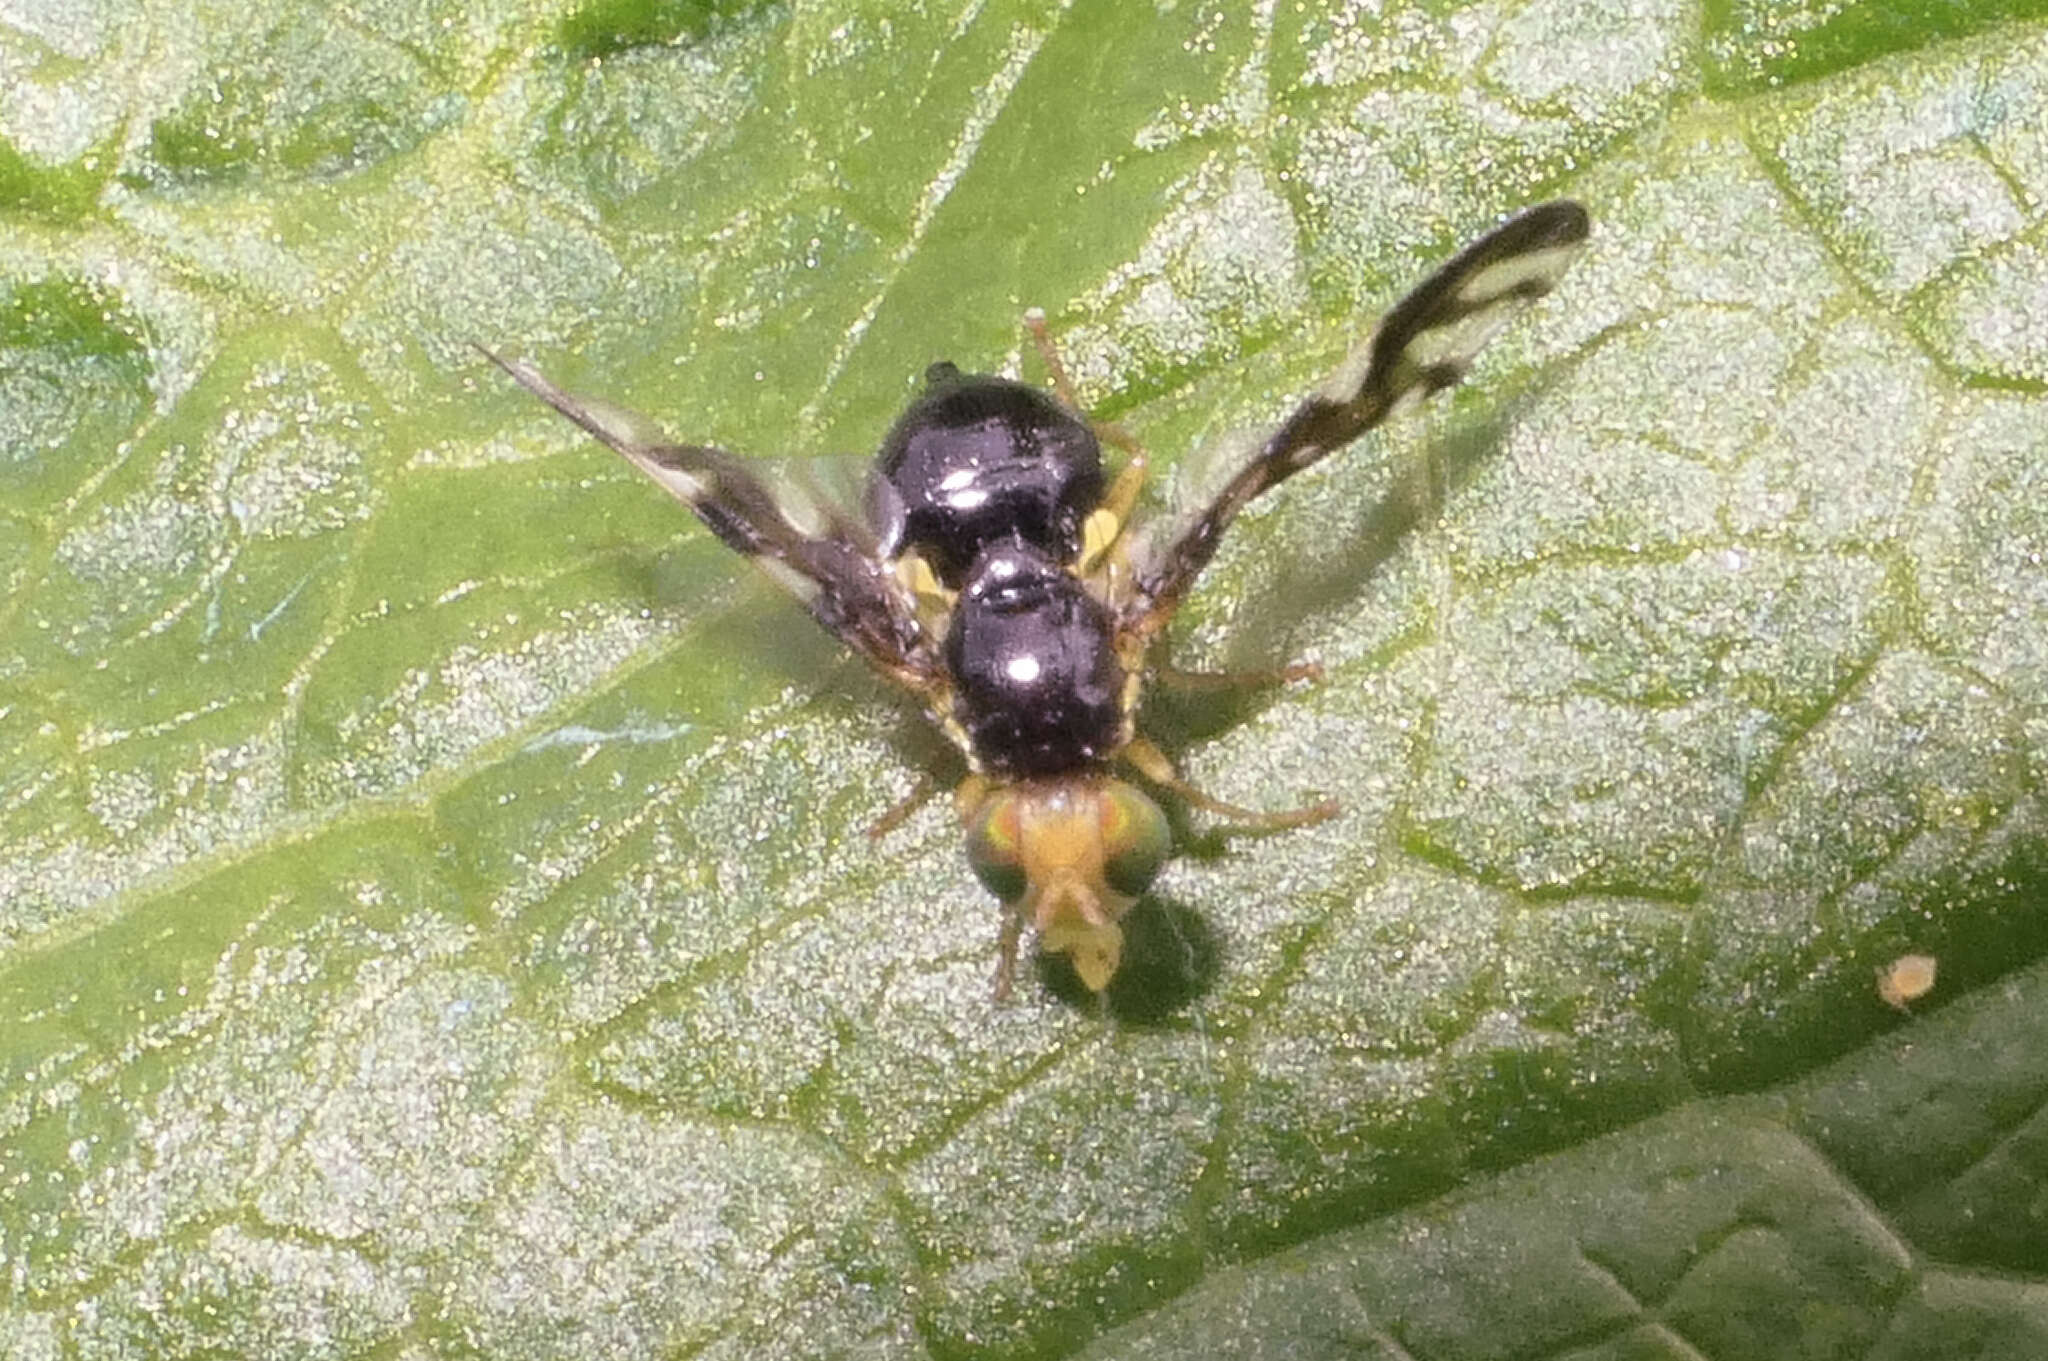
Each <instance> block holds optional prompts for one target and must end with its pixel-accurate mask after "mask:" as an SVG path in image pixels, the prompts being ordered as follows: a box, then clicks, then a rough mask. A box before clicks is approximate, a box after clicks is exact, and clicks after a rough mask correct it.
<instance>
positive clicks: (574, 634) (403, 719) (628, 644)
mask: <svg viewBox="0 0 2048 1361" xmlns="http://www.w3.org/2000/svg"><path fill="white" fill-rule="evenodd" d="M565 622H566V623H568V624H569V626H570V627H568V628H567V629H563V630H559V631H557V630H543V631H540V632H536V633H533V634H531V635H528V636H526V637H524V638H522V639H520V640H519V641H518V642H517V644H516V645H515V646H513V647H511V648H509V649H507V650H503V651H490V650H486V649H484V648H482V647H475V646H461V647H456V648H454V649H452V650H450V651H449V653H448V654H447V655H446V656H445V657H443V658H442V659H441V661H440V662H439V663H438V664H437V665H436V666H435V667H434V668H433V669H432V670H427V669H425V668H415V669H413V670H411V671H408V672H407V673H406V675H405V678H404V680H403V682H402V683H401V684H400V685H399V687H398V689H397V690H396V691H395V692H394V693H392V694H390V695H388V696H385V697H383V698H382V699H381V700H378V701H377V702H375V703H374V704H371V705H368V706H366V707H363V708H359V709H356V710H353V711H351V712H349V713H347V714H344V715H343V716H342V717H341V719H340V720H339V722H337V724H336V725H335V728H336V736H337V737H338V738H339V740H340V743H341V745H342V746H343V747H345V748H347V754H345V755H344V756H342V757H340V758H339V759H337V760H334V761H331V762H329V763H327V764H325V765H323V766H321V767H318V768H315V769H314V770H312V771H309V772H308V775H307V787H308V788H309V789H310V790H313V791H315V792H316V794H317V797H318V799H319V800H320V801H322V802H325V801H328V800H346V799H348V798H351V797H359V796H361V795H364V794H370V793H387V792H390V791H391V790H394V789H397V788H401V787H403V786H405V785H407V784H410V783H412V782H413V781H415V780H418V779H420V778H421V777H423V776H425V775H427V774H429V773H430V772H432V771H434V770H437V769H443V768H446V767H448V766H451V765H454V764H456V763H459V762H460V761H462V760H463V759H464V758H466V757H467V756H468V755H469V754H470V753H471V752H473V751H475V750H476V749H477V748H478V747H481V746H484V745H485V744H487V743H490V742H494V741H496V740H498V739H500V738H503V737H506V736H508V735H510V734H511V733H514V732H517V731H518V730H519V729H520V728H522V727H524V726H525V725H526V724H528V723H530V722H532V721H533V719H534V718H535V717H536V716H538V715H539V714H542V713H544V712H546V711H547V710H548V709H549V708H551V707H552V706H554V705H556V704H559V703H561V702H562V701H564V700H566V699H569V698H572V697H574V696H575V695H577V694H580V693H582V692H583V691H585V690H587V689H588V688H589V687H590V686H591V685H592V683H594V682H595V681H597V680H598V679H599V678H600V677H602V676H603V675H605V674H606V673H607V672H609V671H611V670H612V669H613V668H615V667H617V666H618V665H619V664H620V663H621V662H623V661H625V660H626V659H627V658H628V657H630V656H632V655H633V653H634V652H636V651H638V650H639V649H640V648H641V647H644V646H645V645H646V644H647V643H648V642H650V641H652V640H653V639H654V638H656V637H658V636H659V635H660V633H661V628H660V625H659V623H658V622H657V621H655V620H652V619H647V618H643V617H641V616H640V615H639V614H637V613H632V612H618V611H609V610H607V611H602V612H598V611H582V612H579V614H578V615H577V617H574V618H571V619H569V620H567V621H565Z"/></svg>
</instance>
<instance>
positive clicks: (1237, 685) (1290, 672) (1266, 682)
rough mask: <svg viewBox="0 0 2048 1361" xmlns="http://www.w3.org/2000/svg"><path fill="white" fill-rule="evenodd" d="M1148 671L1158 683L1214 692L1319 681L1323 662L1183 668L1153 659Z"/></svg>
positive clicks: (1208, 692) (1177, 687) (1203, 692)
mask: <svg viewBox="0 0 2048 1361" xmlns="http://www.w3.org/2000/svg"><path fill="white" fill-rule="evenodd" d="M1152 675H1153V677H1154V678H1155V679H1157V680H1158V681H1159V683H1160V684H1161V685H1167V686H1171V687H1172V688H1174V689H1176V690H1190V691H1193V692H1195V693H1197V694H1214V693H1215V692H1216V691H1218V690H1264V689H1269V688H1272V687H1274V686H1280V685H1286V684H1288V683H1289V682H1291V681H1298V680H1305V681H1319V680H1321V679H1322V678H1323V664H1322V663H1321V662H1289V663H1288V664H1287V665H1286V666H1276V667H1272V668H1270V669H1268V670H1264V671H1183V670H1181V669H1180V668H1179V667H1177V666H1174V665H1172V664H1171V663H1168V662H1157V663H1154V665H1153V667H1152Z"/></svg>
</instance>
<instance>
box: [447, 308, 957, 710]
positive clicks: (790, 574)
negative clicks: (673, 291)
mask: <svg viewBox="0 0 2048 1361" xmlns="http://www.w3.org/2000/svg"><path fill="white" fill-rule="evenodd" d="M477 348H478V349H479V350H480V351H481V352H482V353H483V355H484V356H485V357H486V358H487V359H489V360H490V361H491V362H492V363H494V364H496V365H497V366H498V367H499V368H501V369H503V370H504V371H505V372H506V373H508V374H510V375H512V378H513V379H514V381H516V382H517V383H518V384H519V386H521V387H523V388H525V389H526V390H527V391H528V392H531V393H532V394H533V395H534V396H536V397H538V398H540V399H541V400H542V401H544V402H546V403H547V404H548V405H549V406H551V407H553V408H554V409H555V410H556V411H558V412H560V413H561V414H562V415H564V416H566V417H568V418H569V419H570V420H571V421H573V422H575V423H576V424H577V425H578V426H580V427H582V428H583V430H584V431H585V432H587V433H588V434H589V435H590V436H591V437H592V438H594V439H596V440H597V441H598V442H599V443H601V444H603V445H605V446H606V447H607V448H609V449H611V450H613V451H615V452H616V453H618V454H619V455H620V456H621V457H623V458H624V459H625V460H626V461H627V462H628V463H630V464H632V465H633V466H634V467H636V468H638V469H639V470H640V471H641V472H643V473H646V474H647V476H648V477H650V478H652V479H653V480H654V481H655V482H656V483H657V484H659V485H660V487H661V488H662V490H664V491H666V492H668V493H669V495H671V496H673V497H675V498H676V499H677V500H678V501H681V502H682V503H683V504H684V505H686V506H688V507H689V508H690V509H691V510H692V511H693V512H695V514H696V516H697V518H698V519H699V520H702V521H703V522H704V524H705V526H706V527H707V528H709V529H710V531H711V532H712V533H713V534H715V535H717V536H718V539H719V541H720V542H721V543H723V544H725V545H726V546H727V547H728V548H731V549H733V550H735V551H736V552H740V553H744V554H746V555H747V556H748V557H750V558H752V559H753V560H754V561H755V562H757V563H759V564H760V565H761V566H762V567H763V568H764V569H765V570H766V571H767V572H768V574H769V575H770V576H771V577H773V578H774V579H775V580H776V582H777V583H778V584H780V585H781V586H783V587H784V588H785V589H787V590H788V591H789V592H790V593H791V594H792V595H794V596H796V597H797V599H799V600H801V601H802V602H803V603H804V604H805V606H806V607H808V608H809V610H810V611H811V614H812V615H813V617H815V618H816V619H817V620H818V622H819V623H820V624H822V625H824V626H825V628H826V629H827V630H828V631H829V632H831V633H832V634H833V635H834V636H835V637H837V638H839V639H840V640H842V641H843V642H845V643H846V644H848V645H849V646H851V647H852V648H854V649H855V650H856V651H858V652H859V653H860V654H861V655H862V656H864V657H866V658H867V659H868V660H869V661H870V662H872V663H873V664H874V665H875V666H876V667H878V668H879V669H880V670H881V671H883V672H884V673H885V674H887V675H889V676H890V677H892V678H893V679H895V680H897V681H899V682H901V683H903V684H905V685H908V686H910V687H912V688H913V689H917V690H920V691H927V692H928V691H930V690H931V688H932V687H933V686H934V685H935V684H936V683H938V680H939V676H940V667H939V664H938V662H937V660H936V657H935V654H934V650H933V649H932V647H931V646H930V644H929V642H928V640H927V639H926V637H925V634H924V631H923V629H922V628H921V627H920V625H919V624H918V621H917V613H916V610H915V608H914V602H913V601H912V600H911V599H910V598H909V596H908V594H907V593H906V592H905V591H904V590H903V588H902V587H900V586H899V585H898V584H897V582H896V579H895V577H894V575H893V574H892V573H891V572H890V571H889V570H888V568H887V566H886V565H885V564H884V563H882V562H881V561H880V559H879V557H878V555H877V553H876V549H875V536H874V533H873V532H872V531H871V530H870V528H869V527H868V526H867V524H866V523H865V522H864V521H863V519H862V518H861V517H859V516H858V515H857V514H855V513H853V512H850V511H848V510H847V509H845V497H846V492H845V490H844V489H841V488H834V487H830V486H828V485H827V482H828V481H829V480H830V479H829V478H827V477H823V476H820V477H811V478H805V477H797V478H794V479H786V481H787V485H778V486H777V487H775V488H774V489H772V490H771V488H770V486H769V484H768V483H767V482H766V481H764V480H763V479H762V478H761V477H759V476H757V475H756V474H755V472H754V470H753V469H751V468H750V467H748V466H747V463H746V462H745V461H743V460H741V459H738V458H735V457H733V456H732V455H731V454H729V453H726V452H725V451H724V450H722V449H714V448H710V447H708V446H704V445H693V444H669V443H666V442H663V441H662V439H661V436H660V435H659V433H658V432H656V431H655V430H654V429H653V427H652V426H651V425H650V424H649V423H648V422H647V421H646V420H645V419H644V418H642V417H640V416H638V415H636V414H635V413H633V412H630V411H626V410H624V409H623V408H620V407H615V406H612V405H610V404H609V403H605V402H599V401H591V400H586V399H584V398H581V397H578V396H576V395H574V394H573V393H569V392H566V391H564V390H563V389H561V388H559V387H556V386H555V385H554V384H553V383H552V382H550V381H548V379H547V378H546V377H545V376H543V375H542V374H541V373H540V371H539V370H537V369H535V368H533V367H532V366H531V365H529V364H525V363H521V362H519V361H517V360H509V359H504V358H501V357H500V356H498V355H496V354H493V353H492V352H491V351H489V350H486V349H484V348H483V347H482V346H478V347H477Z"/></svg>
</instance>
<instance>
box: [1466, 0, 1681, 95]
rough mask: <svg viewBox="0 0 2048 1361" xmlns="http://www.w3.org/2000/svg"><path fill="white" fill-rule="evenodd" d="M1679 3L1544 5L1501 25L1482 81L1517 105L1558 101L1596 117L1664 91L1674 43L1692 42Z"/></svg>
mask: <svg viewBox="0 0 2048 1361" xmlns="http://www.w3.org/2000/svg"><path fill="white" fill-rule="evenodd" d="M1691 10H1692V7H1691V6H1690V5H1686V4H1681V3H1679V0H1634V2H1633V3H1629V4H1624V5H1616V4H1614V3H1611V0H1549V2H1548V3H1535V4H1525V5H1523V6H1522V7H1521V8H1520V9H1518V10H1517V11H1516V12H1515V13H1514V14H1513V15H1512V16H1511V17H1510V18H1509V19H1508V21H1507V23H1505V24H1503V25H1502V26H1501V29H1500V33H1499V42H1498V45H1497V46H1496V47H1495V49H1494V51H1493V53H1492V55H1491V59H1490V60H1489V61H1488V62H1487V66H1486V75H1487V77H1488V78H1489V79H1490V80H1492V81H1493V82H1495V83H1497V84H1498V85H1500V86H1501V87H1502V88H1503V89H1505V90H1507V91H1508V92H1509V93H1511V94H1512V95H1514V96H1515V97H1517V98H1519V99H1529V100H1541V101H1549V100H1563V101H1564V102H1566V103H1567V104H1569V105H1571V106H1572V107H1573V108H1574V109H1575V110H1576V111H1578V112H1580V113H1581V114H1583V115H1587V116H1597V115H1598V114H1600V113H1601V112H1602V111H1603V110H1604V109H1605V108H1607V107H1609V106H1611V105H1613V104H1614V103H1615V101H1617V100H1618V99H1620V98H1621V97H1622V96H1625V95H1629V94H1634V93H1638V92H1641V91H1648V90H1656V89H1662V88H1668V87H1670V86H1671V85H1672V83H1673V81H1674V78H1675V76H1676V75H1677V73H1678V71H1679V70H1680V63H1679V42H1680V38H1681V35H1682V36H1683V38H1684V40H1685V41H1686V42H1687V43H1690V42H1691V40H1692V38H1693V33H1692V30H1691V28H1690V26H1689V25H1688V24H1687V22H1686V20H1687V16H1688V15H1689V14H1690V13H1691Z"/></svg>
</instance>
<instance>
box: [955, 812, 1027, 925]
mask: <svg viewBox="0 0 2048 1361" xmlns="http://www.w3.org/2000/svg"><path fill="white" fill-rule="evenodd" d="M1019 804H1020V800H1019V799H1018V798H1017V796H1016V795H1015V794H1014V793H1012V792H1010V791H1009V790H1006V789H1005V790H997V791H996V792H995V793H993V794H991V795H989V796H988V797H987V798H985V799H983V800H982V801H981V807H979V808H977V809H976V810H975V811H974V820H973V821H972V822H970V823H969V824H968V826H967V863H968V864H969V865H970V866H972V867H973V869H974V877H975V878H977V879H979V880H981V886H982V887H983V888H985V889H987V890H988V891H989V892H990V893H993V894H995V895H996V897H998V898H1000V899H1002V900H1003V901H1004V902H1006V903H1014V902H1016V901H1017V900H1018V899H1019V898H1021V897H1023V896H1024V889H1025V887H1026V884H1027V880H1026V878H1025V875H1024V857H1023V850H1022V847H1021V845H1020V836H1019V827H1020V823H1019V818H1018V810H1019Z"/></svg>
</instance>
